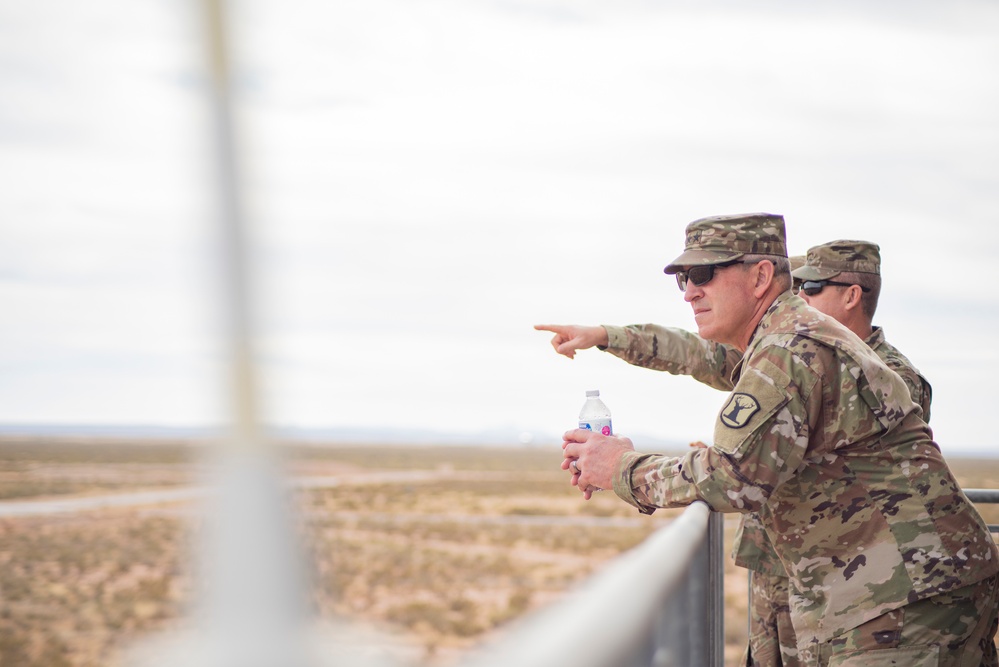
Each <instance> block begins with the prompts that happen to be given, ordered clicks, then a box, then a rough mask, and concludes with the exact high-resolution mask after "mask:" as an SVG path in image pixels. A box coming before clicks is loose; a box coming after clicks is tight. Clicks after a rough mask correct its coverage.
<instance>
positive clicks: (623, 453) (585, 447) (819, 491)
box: [562, 214, 999, 666]
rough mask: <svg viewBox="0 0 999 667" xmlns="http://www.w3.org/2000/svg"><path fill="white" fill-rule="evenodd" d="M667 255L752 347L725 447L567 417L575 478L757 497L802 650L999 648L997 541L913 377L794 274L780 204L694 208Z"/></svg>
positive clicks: (652, 489) (639, 498)
mask: <svg viewBox="0 0 999 667" xmlns="http://www.w3.org/2000/svg"><path fill="white" fill-rule="evenodd" d="M666 271H667V273H676V274H677V277H678V283H680V284H681V287H682V288H684V293H685V296H684V298H685V299H686V300H687V301H688V302H690V303H691V305H692V307H693V309H694V316H695V321H696V322H697V324H698V329H699V332H700V334H701V336H702V337H704V338H706V339H711V340H713V341H715V342H718V343H724V344H728V345H731V346H734V347H735V348H737V349H738V350H744V354H743V356H742V358H741V359H740V360H739V362H738V363H737V365H736V367H735V369H734V374H733V376H732V378H733V382H734V385H735V386H734V391H733V392H732V393H731V395H730V396H729V399H728V401H727V402H726V404H725V406H724V407H723V408H722V410H721V411H720V413H719V415H718V418H717V421H716V424H715V437H714V447H711V448H705V449H696V450H693V451H691V452H690V453H688V454H686V455H685V456H682V457H678V458H672V457H665V456H661V455H643V454H639V453H637V452H635V451H634V449H633V446H632V444H631V441H630V440H628V439H627V438H619V437H614V436H602V435H600V434H593V433H589V432H586V431H582V430H573V431H569V432H567V433H566V434H565V442H564V444H563V447H564V452H565V460H564V461H563V465H562V467H563V469H566V470H569V469H572V470H573V471H574V474H573V477H572V483H573V484H575V485H578V486H579V488H580V489H582V490H583V492H584V497H587V498H588V497H589V496H590V494H591V492H592V489H593V488H594V487H599V488H609V487H610V486H611V485H613V488H614V490H615V492H616V493H617V494H618V495H619V496H620V497H621V498H623V499H624V500H626V501H627V502H629V503H631V504H633V505H635V506H636V507H638V508H639V509H640V510H641V511H643V512H646V513H651V512H652V511H654V509H655V508H656V507H676V506H682V505H686V504H689V503H690V502H693V501H695V500H703V501H705V502H706V503H708V505H710V506H711V507H712V508H713V509H715V510H718V511H736V512H758V513H759V516H760V521H761V524H762V526H763V528H764V529H765V531H766V534H767V536H768V538H769V539H770V541H771V543H772V544H773V547H774V551H775V553H776V555H777V557H778V558H779V560H780V563H781V564H782V565H783V567H784V569H785V571H786V572H787V574H788V577H789V587H790V607H791V617H792V621H793V623H794V629H795V632H796V634H797V637H798V647H799V657H800V659H801V662H802V663H803V664H807V665H830V664H831V665H855V664H856V665H860V664H864V665H888V664H910V665H940V666H943V665H971V664H975V665H977V664H988V665H995V664H996V655H995V646H994V643H993V640H992V633H993V632H994V630H995V619H996V614H997V610H999V600H997V590H996V588H997V578H996V576H995V575H996V573H997V570H999V552H997V550H996V547H995V544H994V543H993V542H992V539H991V536H990V535H989V533H988V531H987V529H986V527H985V524H984V522H983V521H982V519H981V517H980V516H979V515H978V512H977V511H976V510H975V509H974V507H973V506H972V505H971V503H970V502H969V501H968V500H967V498H966V497H965V496H964V494H963V493H962V492H961V490H960V488H959V487H958V485H957V483H956V481H955V480H954V479H953V476H952V474H951V472H950V470H949V468H948V467H947V465H946V463H945V461H944V460H943V458H942V456H941V454H940V450H939V448H938V447H937V446H936V444H935V443H934V442H933V441H932V436H931V434H930V431H929V428H928V427H927V426H926V424H925V422H924V421H923V420H922V419H921V418H920V409H919V408H918V407H917V406H916V404H915V403H913V401H912V399H911V398H910V394H909V391H908V389H907V388H906V386H905V383H904V382H903V381H902V379H901V378H900V377H899V376H898V375H897V374H896V373H891V372H888V369H887V366H885V364H884V363H883V362H882V361H881V360H880V359H879V358H878V357H877V356H876V355H875V354H874V353H873V352H872V351H871V350H870V348H869V347H868V346H866V345H864V343H863V341H861V340H860V339H859V338H857V337H856V336H855V335H854V334H853V333H851V332H850V331H849V330H848V329H846V328H845V327H843V326H842V325H840V324H839V323H837V322H836V321H835V320H833V319H832V318H830V317H827V316H824V315H822V314H821V313H819V312H818V311H816V310H814V309H812V308H810V307H808V306H807V304H805V303H804V301H803V300H802V299H800V298H799V297H797V296H794V295H793V294H792V293H791V292H790V290H789V289H788V288H789V287H790V275H789V267H788V263H787V256H786V250H785V246H784V225H783V219H782V218H780V216H772V215H768V214H753V215H744V216H724V217H715V218H706V219H702V220H698V221H695V222H694V223H691V225H689V226H688V228H687V243H686V250H685V252H684V253H683V254H682V255H681V256H680V257H679V258H677V260H675V261H674V262H673V263H671V264H670V265H669V266H668V267H667V268H666ZM577 469H578V471H577Z"/></svg>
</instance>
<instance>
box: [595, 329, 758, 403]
mask: <svg viewBox="0 0 999 667" xmlns="http://www.w3.org/2000/svg"><path fill="white" fill-rule="evenodd" d="M603 327H604V329H606V330H607V347H601V348H600V349H602V350H606V351H607V352H610V353H611V354H613V355H614V356H615V357H618V358H619V359H623V360H625V361H627V362H628V363H629V364H631V365H633V366H641V367H643V368H651V369H653V370H657V371H666V372H667V373H672V374H673V375H689V376H690V377H692V378H694V379H695V380H697V381H698V382H701V383H703V384H706V385H708V386H709V387H714V388H715V389H720V390H722V391H731V390H732V387H734V386H735V381H734V380H733V379H732V373H733V372H734V371H735V368H736V366H738V365H739V362H740V361H742V352H739V350H737V349H735V348H734V347H732V346H731V345H722V344H720V343H715V342H712V341H710V340H704V339H703V338H701V337H700V336H698V335H697V334H695V333H691V332H689V331H684V330H683V329H674V328H673V327H661V326H659V325H657V324H635V325H629V326H626V327H617V326H612V325H609V324H604V325H603Z"/></svg>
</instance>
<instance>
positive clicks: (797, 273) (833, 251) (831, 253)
mask: <svg viewBox="0 0 999 667" xmlns="http://www.w3.org/2000/svg"><path fill="white" fill-rule="evenodd" d="M844 272H846V273H873V274H875V275H880V273H881V248H879V247H878V244H877V243H871V242H870V241H850V240H840V241H830V242H829V243H823V244H822V245H817V246H814V247H811V248H809V249H808V254H807V255H806V256H805V265H804V266H802V267H801V268H798V269H795V270H793V271H791V276H792V277H794V278H797V279H799V280H825V279H827V278H832V277H833V276H838V275H839V274H841V273H844Z"/></svg>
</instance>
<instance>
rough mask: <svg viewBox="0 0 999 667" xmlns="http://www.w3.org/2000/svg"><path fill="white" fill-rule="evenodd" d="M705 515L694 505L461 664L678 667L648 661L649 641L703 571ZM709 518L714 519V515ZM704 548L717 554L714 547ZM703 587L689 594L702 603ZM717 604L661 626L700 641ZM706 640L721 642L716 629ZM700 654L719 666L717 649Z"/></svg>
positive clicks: (653, 649)
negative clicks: (696, 635)
mask: <svg viewBox="0 0 999 667" xmlns="http://www.w3.org/2000/svg"><path fill="white" fill-rule="evenodd" d="M712 514H713V513H712V512H711V511H710V510H709V509H708V507H707V505H705V504H704V503H702V502H695V503H694V504H692V505H691V506H690V507H688V508H687V509H685V510H684V512H683V513H682V514H681V515H680V516H679V517H678V518H677V519H676V520H674V521H672V522H670V523H669V524H668V525H667V526H665V527H663V528H661V529H660V530H658V531H657V532H655V533H653V534H652V535H651V536H650V537H649V538H647V539H646V540H645V541H644V542H642V543H641V544H640V545H638V546H637V547H635V548H633V549H631V550H630V551H628V552H626V553H624V554H622V555H621V556H619V557H618V558H617V559H616V560H614V561H611V563H609V564H607V565H606V566H604V568H603V569H602V570H600V571H599V572H597V574H595V575H593V576H592V577H590V578H589V579H587V580H586V581H584V582H582V583H581V584H580V585H579V587H578V588H577V589H575V590H573V591H570V592H569V593H567V594H566V596H565V597H564V598H562V599H561V600H560V601H559V602H558V603H556V604H553V605H551V606H550V607H547V608H545V609H542V610H539V611H538V612H536V613H534V614H531V615H529V616H527V617H525V618H523V619H521V620H519V621H517V622H516V625H515V626H514V627H512V628H511V629H510V631H509V632H508V633H507V634H505V635H504V637H503V638H502V639H501V640H500V641H498V642H495V643H493V644H490V645H487V646H485V647H483V648H482V649H480V650H479V651H478V652H477V653H476V658H477V659H476V658H473V659H472V660H471V661H470V662H469V663H468V664H470V665H474V666H475V667H500V666H502V667H508V666H509V665H517V667H550V666H551V665H558V664H569V663H570V662H571V664H572V665H573V666H574V667H610V666H620V667H624V666H627V665H637V664H644V665H650V664H663V665H670V664H682V663H674V662H673V661H672V660H670V659H669V658H667V659H663V658H662V657H661V656H659V657H654V656H653V655H652V654H654V653H655V652H656V650H657V647H656V646H655V644H656V643H657V642H656V635H657V633H660V632H661V631H662V628H661V627H657V621H658V620H659V619H660V618H661V617H662V615H663V613H664V604H665V603H666V602H667V600H668V598H670V596H671V595H673V594H676V593H677V592H678V591H679V592H682V591H683V589H684V587H685V585H686V584H687V583H689V580H690V577H689V573H690V571H691V567H692V565H694V564H695V563H696V562H697V561H703V564H704V565H705V566H707V565H708V561H709V559H708V557H707V556H708V548H707V547H708V541H709V540H708V536H709V518H710V516H711V515H712ZM714 517H715V519H718V520H720V515H714ZM718 525H719V527H720V525H721V524H720V523H719V524H718ZM719 533H720V531H719ZM712 547H713V548H714V549H715V550H717V551H719V552H720V550H721V545H720V544H717V545H712ZM704 569H705V570H706V569H707V567H705V568H704ZM702 583H703V582H702ZM717 583H718V584H720V581H718V582H717ZM709 588H710V587H709V586H707V585H703V586H701V587H700V588H698V589H697V595H701V596H703V597H704V598H705V600H706V599H707V598H708V596H709V595H710V594H711V591H710V590H708V589H709ZM720 597H721V596H720V594H719V595H718V598H719V605H718V606H719V609H712V610H710V611H707V609H701V610H700V614H697V613H688V614H687V617H686V618H682V619H681V618H671V619H668V620H667V624H666V625H672V626H676V624H677V622H678V621H679V622H680V623H681V624H683V627H685V628H686V627H689V626H690V625H697V626H699V630H700V631H701V633H702V634H703V635H705V636H709V635H708V633H705V632H704V629H705V628H706V623H705V621H706V620H707V618H705V615H704V614H707V615H708V616H709V617H710V616H716V617H718V616H720V615H721V609H720V606H721V605H720ZM706 604H707V603H706ZM688 611H689V610H688ZM659 625H662V624H659ZM713 634H715V635H717V636H712V637H711V639H712V640H714V639H718V640H720V639H721V632H720V630H718V631H717V632H716V633H713ZM681 643H682V642H681ZM705 643H706V642H705ZM700 652H701V653H703V654H705V655H714V654H717V656H718V657H717V658H714V657H712V658H710V659H707V658H703V657H702V658H701V659H702V660H705V662H702V663H700V664H717V665H720V664H721V661H720V653H721V647H720V646H718V647H701V650H700ZM681 657H682V656H681ZM707 660H710V662H708V661H707Z"/></svg>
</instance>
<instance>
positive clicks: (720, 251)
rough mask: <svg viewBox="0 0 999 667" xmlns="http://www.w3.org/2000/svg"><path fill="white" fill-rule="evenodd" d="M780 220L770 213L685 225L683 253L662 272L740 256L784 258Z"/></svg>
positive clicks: (784, 246)
mask: <svg viewBox="0 0 999 667" xmlns="http://www.w3.org/2000/svg"><path fill="white" fill-rule="evenodd" d="M785 238H787V236H786V235H785V233H784V217H783V216H781V215H774V214H772V213H743V214H738V215H715V216H711V217H710V218H701V219H700V220H694V221H693V222H692V223H690V224H689V225H687V230H686V241H685V243H684V246H683V248H684V249H683V253H682V254H681V255H680V256H679V257H677V258H676V259H674V260H673V261H672V262H670V263H669V264H668V265H667V266H666V268H665V269H663V271H665V272H666V273H669V274H673V273H676V272H677V271H679V270H680V269H681V267H684V266H699V265H705V264H721V263H723V262H728V261H731V260H733V259H739V258H740V257H742V256H743V255H773V256H776V257H787V246H786V245H785V243H784V239H785Z"/></svg>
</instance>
